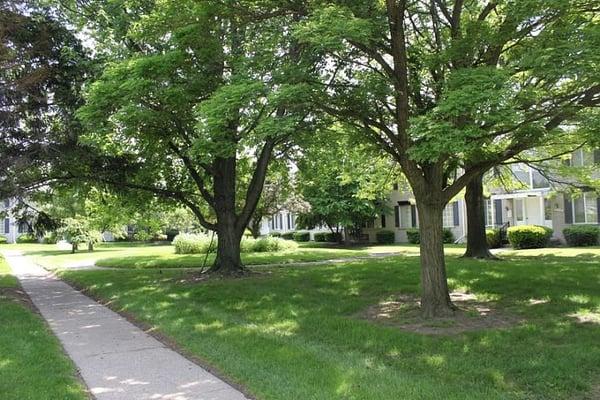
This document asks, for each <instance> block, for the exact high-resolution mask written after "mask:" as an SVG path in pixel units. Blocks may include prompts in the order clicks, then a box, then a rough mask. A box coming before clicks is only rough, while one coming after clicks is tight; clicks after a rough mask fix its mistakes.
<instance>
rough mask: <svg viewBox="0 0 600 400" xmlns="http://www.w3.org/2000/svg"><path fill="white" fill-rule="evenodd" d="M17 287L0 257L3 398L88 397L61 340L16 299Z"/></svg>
mask: <svg viewBox="0 0 600 400" xmlns="http://www.w3.org/2000/svg"><path fill="white" fill-rule="evenodd" d="M17 288H18V284H17V280H16V279H15V277H14V276H12V275H11V274H10V270H9V268H8V265H7V264H6V263H5V261H4V259H2V257H1V256H0V398H1V399H2V400H44V399H47V400H58V399H60V400H78V399H81V400H82V399H88V396H87V394H86V392H85V389H84V387H83V385H82V384H81V383H80V381H79V380H78V379H77V378H76V376H75V368H74V366H73V364H72V363H71V361H70V360H69V359H68V358H67V357H66V356H65V355H64V354H63V350H62V347H61V346H60V344H59V342H58V340H57V339H56V338H55V337H54V336H53V335H52V334H51V333H50V331H49V330H48V328H47V327H46V325H45V324H44V323H43V322H42V320H41V318H40V317H39V316H38V315H36V314H35V313H33V312H32V311H31V310H30V309H28V308H27V307H25V306H24V305H23V303H22V302H20V301H18V300H17V299H16V298H15V295H14V290H15V289H17Z"/></svg>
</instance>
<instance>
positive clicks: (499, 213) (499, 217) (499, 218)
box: [494, 200, 503, 225]
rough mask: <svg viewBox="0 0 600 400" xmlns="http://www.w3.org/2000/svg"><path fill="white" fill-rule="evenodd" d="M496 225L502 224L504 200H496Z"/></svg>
mask: <svg viewBox="0 0 600 400" xmlns="http://www.w3.org/2000/svg"><path fill="white" fill-rule="evenodd" d="M494 212H495V214H496V215H495V219H496V225H502V224H503V222H502V200H494Z"/></svg>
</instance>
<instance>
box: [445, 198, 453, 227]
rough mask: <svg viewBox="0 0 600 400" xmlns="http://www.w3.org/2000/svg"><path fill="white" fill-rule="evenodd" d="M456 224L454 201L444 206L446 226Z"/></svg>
mask: <svg viewBox="0 0 600 400" xmlns="http://www.w3.org/2000/svg"><path fill="white" fill-rule="evenodd" d="M453 226H454V203H450V204H448V205H446V207H445V208H444V228H449V227H453Z"/></svg>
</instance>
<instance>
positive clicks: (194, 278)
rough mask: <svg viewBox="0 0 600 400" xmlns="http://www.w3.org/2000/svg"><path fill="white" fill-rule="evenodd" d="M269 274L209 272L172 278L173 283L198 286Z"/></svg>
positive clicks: (255, 272) (247, 271) (268, 273)
mask: <svg viewBox="0 0 600 400" xmlns="http://www.w3.org/2000/svg"><path fill="white" fill-rule="evenodd" d="M270 274H271V273H270V272H257V271H250V270H245V271H244V272H242V273H239V274H234V275H232V274H227V275H224V274H220V273H211V272H197V271H194V272H189V273H186V274H184V275H183V276H179V277H177V278H174V279H173V281H174V282H175V283H179V284H198V283H203V282H209V281H221V280H234V279H245V278H256V277H261V276H266V275H270Z"/></svg>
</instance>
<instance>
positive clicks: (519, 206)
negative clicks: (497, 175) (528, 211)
mask: <svg viewBox="0 0 600 400" xmlns="http://www.w3.org/2000/svg"><path fill="white" fill-rule="evenodd" d="M515 215H516V217H517V221H519V222H522V221H523V219H524V215H523V199H515Z"/></svg>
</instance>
